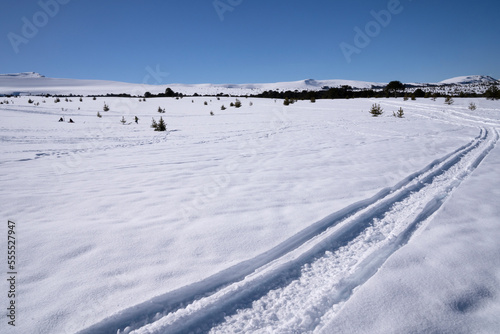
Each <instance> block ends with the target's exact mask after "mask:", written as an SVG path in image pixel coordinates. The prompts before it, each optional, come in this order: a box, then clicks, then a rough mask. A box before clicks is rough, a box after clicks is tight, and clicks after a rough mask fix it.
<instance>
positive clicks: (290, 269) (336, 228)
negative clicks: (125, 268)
mask: <svg viewBox="0 0 500 334" xmlns="http://www.w3.org/2000/svg"><path fill="white" fill-rule="evenodd" d="M498 138H499V134H498V131H497V130H496V129H486V128H481V129H480V134H479V135H478V137H476V138H474V139H473V140H471V141H470V142H469V143H467V144H466V145H464V146H462V147H460V148H458V149H457V150H455V151H453V152H451V153H449V154H447V155H445V156H443V157H442V158H440V159H437V160H435V161H433V162H432V163H430V164H429V165H428V166H426V167H425V168H423V169H422V170H420V171H419V172H416V173H413V174H411V175H409V176H407V177H406V178H405V179H403V180H402V181H400V182H399V183H398V184H396V185H395V186H393V187H390V188H386V189H383V190H381V191H380V192H379V193H377V194H376V195H375V196H373V197H371V198H368V199H365V200H362V201H359V202H357V203H354V204H352V205H350V206H348V207H346V208H344V209H342V210H340V211H338V212H336V213H333V214H331V215H329V216H328V217H326V218H324V219H322V220H320V221H318V222H316V223H315V224H313V225H311V226H310V227H308V228H306V229H304V230H303V231H301V232H299V233H298V234H296V235H294V236H293V237H291V238H289V239H288V240H286V241H284V242H283V243H281V244H280V245H278V246H276V247H274V248H273V249H271V250H269V251H267V252H265V253H263V254H261V255H259V256H257V257H255V258H253V259H250V260H247V261H244V262H242V263H240V264H238V265H235V266H233V267H231V268H228V269H226V270H224V271H222V272H220V273H217V274H215V275H213V276H211V277H208V278H207V279H205V280H203V281H200V282H197V283H194V284H192V285H189V286H185V287H183V288H180V289H178V290H175V291H172V292H169V293H167V294H165V295H162V296H159V297H156V298H154V299H152V300H150V301H147V302H145V303H142V304H140V305H137V306H135V307H133V308H130V309H127V310H125V311H123V312H121V313H120V314H117V315H115V316H113V317H110V318H108V319H105V320H103V321H102V322H100V323H98V324H95V325H93V326H91V327H89V328H87V329H86V330H83V331H81V332H80V333H82V334H87V333H113V334H115V333H120V332H122V331H124V330H125V332H127V333H128V332H131V333H189V332H192V331H193V332H197V333H198V332H208V331H209V330H211V329H212V328H216V326H217V325H219V324H221V323H222V322H223V321H224V319H226V320H227V318H226V317H228V316H231V315H234V314H235V313H236V311H237V310H244V309H246V308H248V307H251V306H252V303H254V302H256V301H257V300H259V299H262V298H267V297H266V295H267V294H269V292H270V291H272V290H276V289H281V291H282V292H281V293H282V294H283V295H284V296H286V294H287V293H293V294H294V295H300V294H303V295H304V296H307V295H308V294H310V293H311V291H312V290H311V291H307V289H314V286H315V285H314V284H313V283H314V282H313V283H311V287H310V288H307V287H306V288H304V287H303V286H301V287H297V286H295V287H293V288H292V287H291V286H292V285H293V284H292V283H294V282H297V281H298V280H299V279H300V277H301V276H302V275H304V267H311V266H316V267H317V266H323V269H324V270H326V271H331V272H334V273H335V275H334V276H335V279H334V280H333V283H331V284H332V286H331V287H330V288H329V289H328V290H329V295H328V297H325V298H326V299H325V300H326V303H327V304H328V305H327V306H328V307H330V308H331V307H333V306H334V305H340V304H342V303H343V302H345V301H346V300H348V299H349V298H350V296H351V295H352V294H353V291H354V289H355V288H357V287H359V286H360V285H362V284H364V283H365V282H366V281H367V280H368V279H369V278H370V277H372V276H373V275H374V274H375V273H376V272H377V271H378V269H379V268H380V267H381V266H382V265H383V264H384V263H385V261H386V260H387V259H388V258H389V257H390V256H391V255H392V254H393V253H394V252H396V251H397V250H398V249H399V248H400V247H402V246H404V245H405V244H406V243H407V242H408V241H409V240H410V238H411V236H412V235H414V233H415V232H416V231H418V230H419V227H421V226H423V225H425V223H426V222H427V221H428V219H429V217H431V216H432V215H433V214H434V213H435V212H436V211H437V210H438V209H439V208H440V207H441V206H442V204H443V203H444V201H445V200H446V198H448V197H449V195H450V194H451V193H452V191H453V190H454V189H455V188H456V187H458V186H459V185H460V183H461V182H462V181H463V180H464V179H465V178H467V177H468V176H469V175H470V174H471V173H472V172H473V171H474V169H475V168H476V167H477V166H478V165H479V164H480V163H481V162H482V161H483V159H484V158H485V157H486V156H487V155H488V153H489V152H490V151H491V150H492V149H493V148H494V147H495V145H496V143H497V141H498ZM374 236H376V237H374ZM367 240H368V242H367ZM361 244H363V245H366V247H365V246H363V247H361V248H359V247H360V246H359V245H361ZM356 247H358V248H356ZM346 254H347V255H346ZM346 256H347V257H346ZM329 259H330V260H331V261H330V260H329ZM329 261H330V262H329ZM332 261H333V262H332ZM339 261H341V262H342V263H345V262H344V261H347V263H349V264H348V265H343V266H342V268H336V266H335V264H338V263H339ZM337 267H338V265H337ZM316 276H318V277H315V278H314V280H316V281H317V284H318V285H319V286H321V284H325V282H326V284H330V283H328V280H330V281H332V279H331V277H332V275H327V277H319V276H321V275H316ZM311 282H312V281H311ZM287 288H289V290H290V289H291V290H290V291H288V292H287ZM316 289H317V288H316ZM299 290H301V291H299ZM304 298H305V297H304ZM296 304H297V307H298V308H300V307H301V306H300V304H301V303H300V302H297V303H296ZM323 309H324V308H323ZM259 316H261V317H263V319H264V318H265V316H266V315H259ZM321 316H322V314H319V315H318V317H317V318H316V320H315V321H313V322H312V323H309V324H308V325H307V326H308V327H306V328H302V327H300V328H295V327H294V328H289V330H294V331H295V330H300V331H310V330H313V329H315V328H317V327H318V326H320V322H321V320H320V318H321ZM329 316H331V315H329ZM271 318H272V317H271ZM222 325H224V324H221V326H222ZM249 330H250V329H249ZM221 331H222V332H224V331H223V330H221ZM250 331H251V330H250Z"/></svg>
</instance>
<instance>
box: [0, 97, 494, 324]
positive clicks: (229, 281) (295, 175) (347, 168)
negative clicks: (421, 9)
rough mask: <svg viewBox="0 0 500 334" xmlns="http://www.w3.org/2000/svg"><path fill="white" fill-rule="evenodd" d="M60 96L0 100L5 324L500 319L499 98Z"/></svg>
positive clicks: (483, 321)
mask: <svg viewBox="0 0 500 334" xmlns="http://www.w3.org/2000/svg"><path fill="white" fill-rule="evenodd" d="M30 98H31V99H32V100H34V102H35V103H39V105H37V106H35V105H34V104H30V103H28V99H30ZM2 99H3V98H0V101H1V100H2ZM70 99H71V100H72V101H71V102H69V101H68V102H66V101H65V99H64V98H61V102H59V103H54V98H53V97H50V98H45V97H33V96H32V97H27V96H22V97H18V98H9V99H6V98H5V99H4V100H9V104H2V105H0V117H1V120H2V121H1V124H0V141H1V142H2V145H1V158H0V170H1V173H0V184H1V187H0V199H1V202H2V206H1V211H0V216H1V217H3V218H2V219H4V220H5V221H7V219H9V220H12V221H15V222H16V225H17V236H18V241H19V242H18V244H19V246H18V259H19V264H18V267H19V269H18V270H19V281H18V289H19V293H18V305H19V309H18V318H17V325H16V328H15V329H13V328H11V327H10V326H7V325H6V322H5V321H3V322H2V323H1V324H0V328H1V331H2V333H4V332H5V333H78V332H80V333H122V332H125V333H128V332H133V333H176V332H177V333H183V332H190V331H193V332H197V331H200V332H209V331H210V332H213V333H237V332H240V333H307V332H310V333H312V332H314V333H320V332H322V333H352V332H365V333H401V332H407V333H412V332H440V333H448V332H449V333H495V332H498V331H499V330H500V324H499V322H498V320H497V318H498V317H497V315H498V314H499V310H500V288H499V287H500V262H499V261H500V260H499V257H498V254H500V243H499V242H498V240H500V229H499V227H500V226H499V225H500V218H499V217H500V214H499V211H498V210H499V209H498V203H499V202H500V201H499V200H500V191H499V189H500V178H499V174H498V166H499V163H500V153H499V152H498V145H497V141H498V136H499V135H498V131H499V130H498V129H499V128H500V104H499V103H498V101H487V100H486V99H455V104H453V105H451V106H448V105H445V104H444V99H437V100H436V101H432V100H430V99H418V100H417V101H403V100H402V99H393V98H391V99H357V100H318V101H317V102H316V103H311V102H309V101H298V102H297V103H295V104H293V105H290V106H288V107H284V106H283V103H282V101H281V100H277V101H275V100H272V99H245V98H240V100H241V102H242V107H241V108H239V109H236V108H233V107H229V104H230V103H231V102H234V101H235V98H220V100H218V99H217V98H215V97H198V98H189V97H185V98H183V99H179V100H176V99H173V98H151V99H148V100H147V101H146V102H139V99H138V98H132V99H125V98H102V97H99V98H97V99H96V100H92V98H90V97H84V98H83V101H82V102H80V101H79V98H77V97H72V98H70ZM43 101H45V103H44V102H43ZM205 102H206V104H205ZM470 102H474V103H476V105H477V109H476V110H475V111H470V110H469V109H468V108H467V107H468V105H469V103H470ZM105 103H106V104H107V105H109V107H110V111H108V112H104V111H103V105H104V104H105ZM373 103H380V104H381V106H382V107H383V108H384V110H385V113H384V114H383V115H382V116H380V117H372V116H371V115H370V114H369V113H368V110H369V109H370V107H371V105H372V104H373ZM222 105H224V106H226V107H227V109H226V110H221V108H220V107H221V106H222ZM158 107H161V108H165V113H164V114H159V113H158V112H157V109H158ZM399 107H402V108H403V109H404V111H405V117H404V118H402V119H399V118H395V117H393V115H392V112H393V111H396V110H397V109H399ZM78 108H79V109H78ZM211 111H213V112H214V114H215V115H214V116H211V115H210V112H211ZM97 112H100V114H102V118H98V117H97V116H96V114H97ZM134 116H137V117H138V118H139V123H138V124H136V123H135V122H134ZM160 116H162V117H163V118H164V119H165V120H166V122H167V130H168V131H167V132H155V131H153V130H152V129H151V128H150V124H151V119H152V118H155V119H156V120H158V119H159V117H160ZM60 117H64V119H65V121H68V120H69V118H71V119H72V120H73V121H74V122H75V123H73V124H70V123H67V122H58V120H59V118H60ZM122 117H125V119H126V124H122V123H121V122H120V120H121V119H122ZM2 230H3V233H4V235H5V233H6V228H5V227H3V228H2ZM4 239H5V238H4ZM4 239H3V240H2V242H1V248H2V249H5V248H6V246H5V243H6V241H5V240H4ZM0 288H1V289H2V291H7V290H8V288H7V282H6V281H5V280H2V284H1V285H0Z"/></svg>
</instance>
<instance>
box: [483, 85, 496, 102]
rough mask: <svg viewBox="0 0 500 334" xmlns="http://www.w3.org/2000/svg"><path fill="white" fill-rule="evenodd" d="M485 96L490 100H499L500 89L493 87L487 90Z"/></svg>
mask: <svg viewBox="0 0 500 334" xmlns="http://www.w3.org/2000/svg"><path fill="white" fill-rule="evenodd" d="M484 96H486V98H487V99H488V100H498V99H500V89H498V87H497V86H495V85H492V86H491V87H490V88H488V89H487V90H486V92H484Z"/></svg>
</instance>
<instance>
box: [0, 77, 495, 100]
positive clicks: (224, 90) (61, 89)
mask: <svg viewBox="0 0 500 334" xmlns="http://www.w3.org/2000/svg"><path fill="white" fill-rule="evenodd" d="M491 83H498V81H497V80H496V79H494V78H492V77H489V76H480V75H474V76H464V77H456V78H452V79H448V80H444V81H441V82H440V83H438V84H411V85H412V86H414V87H428V86H430V87H436V86H438V87H439V86H443V87H445V86H447V87H448V86H449V85H459V86H463V88H464V89H463V91H477V92H480V93H481V92H482V91H484V85H488V84H491ZM344 85H348V86H351V87H353V88H354V89H380V88H382V87H383V86H385V85H387V83H381V82H367V81H356V80H341V79H336V80H314V79H307V80H300V81H291V82H276V83H254V84H209V83H207V84H175V83H173V84H161V85H150V84H134V83H125V82H117V81H106V80H80V79H60V78H47V77H45V76H43V75H41V74H39V73H36V72H24V73H13V74H0V94H4V95H6V94H21V95H30V94H31V95H39V94H52V95H69V94H74V95H104V94H130V95H139V96H142V95H143V94H144V93H145V92H150V93H152V94H158V93H163V92H165V89H166V88H167V87H170V88H171V89H172V90H174V91H176V92H179V93H183V94H187V95H193V94H195V93H197V94H200V95H216V94H229V95H253V94H259V93H262V92H264V91H268V90H276V91H287V90H290V91H295V90H298V91H303V90H321V89H325V88H326V87H341V86H344ZM434 89H436V88H434ZM447 89H448V88H447Z"/></svg>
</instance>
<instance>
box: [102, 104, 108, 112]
mask: <svg viewBox="0 0 500 334" xmlns="http://www.w3.org/2000/svg"><path fill="white" fill-rule="evenodd" d="M102 110H103V111H109V106H108V105H107V104H106V103H104V107H102Z"/></svg>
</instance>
